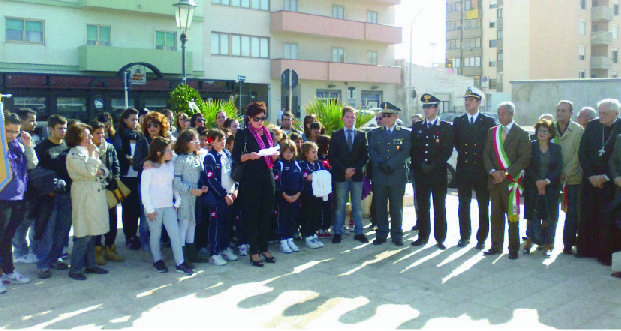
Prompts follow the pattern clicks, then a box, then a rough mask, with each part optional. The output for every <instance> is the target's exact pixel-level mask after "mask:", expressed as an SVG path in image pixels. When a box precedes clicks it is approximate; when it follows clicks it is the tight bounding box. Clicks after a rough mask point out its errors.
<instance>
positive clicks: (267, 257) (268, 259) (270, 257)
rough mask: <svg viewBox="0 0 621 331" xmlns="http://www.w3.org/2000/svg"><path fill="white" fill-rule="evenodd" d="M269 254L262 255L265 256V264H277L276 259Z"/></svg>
mask: <svg viewBox="0 0 621 331" xmlns="http://www.w3.org/2000/svg"><path fill="white" fill-rule="evenodd" d="M268 254H269V253H267V254H266V253H261V255H263V259H265V262H267V263H276V258H275V257H274V256H273V255H271V254H270V255H268Z"/></svg>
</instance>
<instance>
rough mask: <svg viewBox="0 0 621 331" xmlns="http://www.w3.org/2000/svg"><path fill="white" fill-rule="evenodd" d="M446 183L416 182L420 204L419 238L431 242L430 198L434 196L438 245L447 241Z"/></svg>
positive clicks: (434, 223)
mask: <svg viewBox="0 0 621 331" xmlns="http://www.w3.org/2000/svg"><path fill="white" fill-rule="evenodd" d="M446 190H447V185H446V183H443V182H440V183H435V184H428V183H425V182H423V181H420V180H419V181H418V182H416V201H417V203H418V208H419V209H418V217H419V219H418V220H417V221H416V224H417V225H418V238H419V239H421V240H424V241H427V240H429V236H430V234H431V219H430V218H431V215H430V212H429V210H430V208H431V203H430V198H431V197H432V196H433V236H434V238H435V239H436V242H438V243H444V240H445V239H446Z"/></svg>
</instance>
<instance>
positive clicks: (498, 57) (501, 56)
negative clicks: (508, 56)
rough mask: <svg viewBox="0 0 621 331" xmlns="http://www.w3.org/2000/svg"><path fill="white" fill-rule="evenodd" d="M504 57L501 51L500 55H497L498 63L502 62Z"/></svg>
mask: <svg viewBox="0 0 621 331" xmlns="http://www.w3.org/2000/svg"><path fill="white" fill-rule="evenodd" d="M503 57H504V55H503V53H502V50H499V51H498V53H496V61H497V62H502V59H503Z"/></svg>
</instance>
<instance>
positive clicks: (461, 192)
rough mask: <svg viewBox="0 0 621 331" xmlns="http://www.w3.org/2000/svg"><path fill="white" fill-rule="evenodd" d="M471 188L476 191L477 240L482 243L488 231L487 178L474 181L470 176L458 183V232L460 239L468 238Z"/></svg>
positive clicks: (469, 232)
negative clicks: (477, 213) (477, 212)
mask: <svg viewBox="0 0 621 331" xmlns="http://www.w3.org/2000/svg"><path fill="white" fill-rule="evenodd" d="M472 190H474V192H475V193H476V198H477V204H478V206H479V229H478V230H477V241H478V242H481V243H483V242H485V240H487V236H488V233H489V190H488V188H487V178H485V179H484V180H482V181H480V182H474V181H473V180H472V179H471V178H467V179H464V180H463V181H462V182H461V183H459V184H458V186H457V193H458V196H459V207H458V209H457V214H458V217H459V234H460V237H461V240H470V235H471V233H472V230H471V227H472V221H471V219H470V203H471V201H472Z"/></svg>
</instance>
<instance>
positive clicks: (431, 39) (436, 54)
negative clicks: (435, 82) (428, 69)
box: [395, 0, 446, 66]
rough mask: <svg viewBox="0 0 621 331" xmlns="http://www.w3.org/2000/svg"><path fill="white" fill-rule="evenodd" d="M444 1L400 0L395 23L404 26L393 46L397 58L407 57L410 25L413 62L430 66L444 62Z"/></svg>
mask: <svg viewBox="0 0 621 331" xmlns="http://www.w3.org/2000/svg"><path fill="white" fill-rule="evenodd" d="M445 3H446V2H445V0H401V4H400V5H398V6H397V11H396V24H397V25H398V26H401V27H403V42H402V43H401V44H399V45H397V46H396V47H395V57H396V58H397V59H406V60H407V59H409V57H410V26H411V24H412V22H413V27H414V39H413V46H414V48H413V53H412V62H414V63H415V64H419V65H424V66H431V65H432V64H439V63H444V58H445V57H444V54H445V45H446V38H445V36H446V33H445V29H446V24H445V10H446V5H445Z"/></svg>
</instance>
